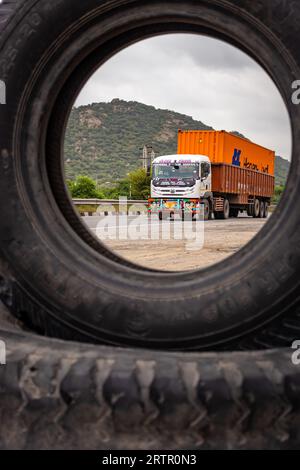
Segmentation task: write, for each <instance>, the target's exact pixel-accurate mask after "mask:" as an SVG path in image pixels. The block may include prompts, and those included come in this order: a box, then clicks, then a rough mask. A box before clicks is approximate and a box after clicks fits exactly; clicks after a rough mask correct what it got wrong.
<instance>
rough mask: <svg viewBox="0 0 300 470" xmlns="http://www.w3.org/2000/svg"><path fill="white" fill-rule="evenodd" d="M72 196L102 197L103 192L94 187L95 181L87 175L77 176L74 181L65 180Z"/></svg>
mask: <svg viewBox="0 0 300 470" xmlns="http://www.w3.org/2000/svg"><path fill="white" fill-rule="evenodd" d="M67 185H68V188H69V191H70V193H71V196H72V198H79V199H95V198H102V197H103V194H102V193H101V191H99V190H98V189H97V187H96V182H95V181H94V180H93V179H92V178H90V177H89V176H84V175H80V176H77V178H76V179H75V181H68V182H67Z"/></svg>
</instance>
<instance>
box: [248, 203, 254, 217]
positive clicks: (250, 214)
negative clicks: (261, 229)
mask: <svg viewBox="0 0 300 470" xmlns="http://www.w3.org/2000/svg"><path fill="white" fill-rule="evenodd" d="M253 211H254V206H253V204H251V205H248V208H247V215H248V217H253Z"/></svg>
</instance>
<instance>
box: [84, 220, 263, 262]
mask: <svg viewBox="0 0 300 470" xmlns="http://www.w3.org/2000/svg"><path fill="white" fill-rule="evenodd" d="M83 220H84V221H85V223H86V224H87V225H88V226H89V228H90V229H91V230H92V231H93V232H94V233H95V234H96V235H97V236H98V238H100V239H101V240H102V241H104V242H105V244H106V245H107V246H109V248H111V249H112V250H114V251H115V252H117V253H118V254H119V255H121V256H122V257H124V258H126V259H128V260H130V261H132V262H135V263H137V264H140V265H143V266H147V267H150V268H155V269H160V270H168V271H170V270H171V271H184V270H191V269H197V268H205V267H207V266H210V265H212V264H214V263H217V262H219V261H222V260H223V259H225V258H227V257H228V256H230V255H232V254H233V253H235V252H236V251H238V250H239V249H240V248H241V247H243V246H244V245H245V244H246V243H248V242H249V240H251V239H252V238H253V237H254V236H255V235H256V234H257V232H259V230H260V229H261V228H262V227H263V225H264V224H265V223H266V220H265V219H253V218H251V217H247V216H243V215H240V217H238V218H237V219H229V220H210V221H207V222H205V223H204V243H203V246H201V233H202V232H201V228H202V226H203V224H202V223H201V222H200V223H199V222H196V224H198V225H196V226H195V224H194V229H195V227H197V232H196V234H195V233H192V232H191V229H190V227H191V225H189V227H188V226H187V225H182V223H181V222H179V221H178V222H175V223H174V222H171V223H169V222H167V221H163V222H158V221H154V222H151V223H148V221H147V219H145V220H144V221H143V222H142V223H141V227H142V230H143V235H141V237H143V238H144V239H137V240H120V239H113V238H116V237H115V235H116V233H118V232H117V229H119V230H120V233H121V234H122V235H123V236H124V233H125V230H126V228H125V227H124V224H125V222H123V221H117V222H116V221H110V220H108V218H106V224H107V229H106V230H107V232H105V233H104V232H103V229H101V228H100V229H99V222H100V225H101V221H103V220H104V219H103V218H101V217H99V216H98V217H97V216H93V217H84V218H83ZM129 223H130V224H131V226H132V227H133V226H134V224H135V220H134V218H132V217H131V218H129ZM184 224H186V223H184ZM167 226H169V227H170V232H171V236H170V237H169V239H162V232H163V231H164V233H165V235H164V236H168V233H167V232H168V230H167ZM186 227H188V230H187V231H186V234H187V237H188V240H187V239H186V234H185V235H183V236H182V233H183V232H184V230H186ZM174 229H175V231H176V233H177V235H174ZM194 229H193V230H194ZM145 230H146V233H145ZM147 230H148V234H147ZM153 230H154V231H155V233H156V237H157V233H158V231H160V236H159V239H154V240H153V239H151V238H150V236H149V235H150V233H151V231H153ZM106 233H109V236H110V238H111V239H107V236H106ZM178 234H179V237H181V239H176V237H177V238H178ZM104 238H106V239H105V240H104ZM195 240H198V243H195ZM191 242H193V243H191Z"/></svg>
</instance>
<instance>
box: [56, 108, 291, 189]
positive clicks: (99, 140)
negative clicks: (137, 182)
mask: <svg viewBox="0 0 300 470" xmlns="http://www.w3.org/2000/svg"><path fill="white" fill-rule="evenodd" d="M178 129H183V130H185V129H203V130H210V129H212V127H209V126H207V125H205V124H203V122H201V121H195V120H194V119H193V118H192V117H190V116H186V115H184V114H179V113H175V112H173V111H168V110H162V109H156V108H154V107H153V106H147V105H145V104H141V103H137V102H134V101H129V102H127V101H122V100H119V99H114V100H113V101H111V102H110V103H93V104H91V105H88V106H80V107H78V108H74V109H73V110H72V113H71V116H70V120H69V124H68V128H67V133H66V140H65V162H66V174H67V177H68V178H74V177H75V176H77V175H79V174H84V175H88V176H91V177H92V178H93V179H95V180H97V181H98V182H99V183H100V184H103V183H106V182H111V183H113V182H115V181H116V179H120V178H124V177H125V176H126V175H127V173H129V172H130V171H132V170H134V169H136V168H137V167H139V166H141V160H140V158H141V153H142V152H141V148H142V147H143V146H144V145H145V144H149V145H152V146H153V148H154V151H155V153H156V155H163V154H170V153H176V151H177V131H178ZM278 162H279V163H278V165H277V167H278V172H279V173H278V175H277V176H278V178H279V179H280V182H282V181H284V180H285V178H286V174H287V171H288V167H289V162H288V161H286V160H283V159H280V158H279V159H278ZM279 179H278V182H279Z"/></svg>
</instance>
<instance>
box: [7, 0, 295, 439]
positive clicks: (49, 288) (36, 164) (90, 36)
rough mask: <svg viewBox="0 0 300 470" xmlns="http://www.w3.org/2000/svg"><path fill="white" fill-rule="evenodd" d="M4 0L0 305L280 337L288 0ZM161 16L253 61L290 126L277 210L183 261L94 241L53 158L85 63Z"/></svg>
mask: <svg viewBox="0 0 300 470" xmlns="http://www.w3.org/2000/svg"><path fill="white" fill-rule="evenodd" d="M12 8H13V10H14V11H13V13H12V14H11V15H10V17H9V20H7V21H3V17H1V21H0V28H1V35H0V77H1V80H4V81H5V83H6V89H7V90H6V91H7V104H6V105H1V106H0V122H1V133H0V154H1V159H0V161H1V171H0V198H1V200H2V201H5V204H1V205H0V219H1V224H0V250H1V256H2V257H3V259H4V260H5V262H6V263H7V265H8V267H9V274H8V275H7V277H6V278H5V279H0V295H1V297H2V299H3V301H4V302H5V303H6V305H7V306H8V307H9V309H10V310H11V312H12V313H13V314H14V315H15V316H16V317H17V318H18V319H19V320H21V321H22V322H24V324H26V325H27V327H30V328H34V329H35V330H36V331H38V332H40V333H42V334H44V335H48V336H55V337H60V338H64V339H68V340H76V339H78V340H80V341H89V342H93V343H97V342H98V343H99V342H101V343H106V344H110V345H112V344H114V345H126V346H141V347H143V348H152V349H155V348H160V349H193V348H194V349H208V348H219V349H220V348H222V347H224V348H226V347H232V344H235V345H236V347H239V345H240V343H241V338H244V340H245V341H246V343H245V344H247V347H248V348H251V347H252V348H255V347H257V346H258V345H259V346H260V347H266V345H267V346H268V345H270V344H273V345H278V344H279V345H290V340H291V338H295V337H297V335H298V334H299V333H298V332H299V324H298V320H299V319H298V317H297V315H298V313H297V312H298V310H299V307H300V287H299V279H300V249H299V247H300V211H299V207H298V206H297V204H295V197H291V195H292V194H293V195H296V194H299V192H300V177H299V175H300V159H299V158H298V155H299V154H300V135H299V132H298V133H297V132H295V130H296V129H297V123H299V122H300V106H297V105H295V99H293V100H292V99H291V97H292V93H296V91H295V89H294V88H292V87H291V84H294V82H295V80H296V79H297V78H298V77H299V68H300V57H299V46H298V45H299V17H300V2H296V1H293V0H291V1H289V2H286V1H283V0H276V2H269V1H267V0H260V1H259V2H253V1H250V0H244V1H243V2H236V1H233V0H227V1H226V2H224V1H223V2H220V1H219V0H211V1H210V2H194V1H192V0H182V1H181V2H173V1H171V0H157V1H155V2H152V1H150V0H141V1H140V2H135V1H134V2H133V1H126V0H122V1H121V0H106V1H103V2H95V0H85V1H84V2H79V1H77V2H74V0H59V1H55V2H49V0H26V1H22V0H19V1H16V2H14V1H9V2H6V1H5V3H3V2H2V3H1V4H0V11H1V12H6V11H9V10H11V9H12ZM1 15H2V14H1ZM4 16H5V15H4ZM170 30H172V31H180V32H183V31H185V32H189V33H191V32H195V33H199V32H204V33H205V34H211V35H212V36H218V37H219V38H220V39H224V40H226V39H227V40H229V42H230V43H231V44H233V45H236V46H237V47H239V48H242V50H243V51H245V52H248V53H249V55H250V56H251V57H253V58H254V59H256V60H257V61H258V62H259V63H260V64H263V66H264V67H265V69H266V70H267V71H268V73H269V75H270V76H271V77H272V78H273V79H274V82H275V83H276V84H277V86H278V88H279V91H280V93H281V95H282V96H283V98H284V99H285V102H286V106H287V109H288V112H289V115H290V119H291V121H292V123H293V131H294V132H293V159H292V166H291V171H290V174H289V180H288V183H287V189H286V191H285V193H284V194H283V196H282V198H281V201H280V203H279V207H281V208H284V210H277V211H276V214H275V215H274V217H272V218H270V220H269V221H268V222H267V224H266V227H265V229H264V230H263V231H262V232H260V233H259V234H258V235H257V236H256V237H255V238H254V239H253V240H251V241H250V242H249V243H248V244H247V245H246V246H245V247H244V248H243V249H242V250H241V251H240V252H238V253H236V254H234V255H233V256H231V257H230V258H229V259H227V260H225V261H223V262H222V263H219V264H218V265H217V266H211V267H209V268H208V269H207V270H200V271H197V270H195V271H192V272H184V273H173V272H172V273H168V272H160V271H153V270H150V269H145V268H142V267H139V266H137V265H135V264H133V263H129V262H127V261H126V260H124V259H122V258H121V257H119V256H117V255H116V254H115V253H113V252H112V251H110V250H109V249H108V248H107V247H106V246H105V245H104V244H101V243H99V240H98V239H97V238H96V237H94V236H93V235H92V234H91V233H90V232H89V231H88V230H87V229H86V227H85V226H84V225H83V223H82V221H81V219H80V217H79V216H78V214H77V213H76V211H75V210H74V209H73V207H72V204H71V201H70V200H69V197H68V194H67V193H66V189H65V181H64V176H63V172H62V166H63V154H62V152H61V149H62V147H63V145H62V144H63V130H64V128H65V124H66V121H67V119H68V116H69V111H70V109H71V106H72V103H73V102H74V100H75V98H76V96H77V94H78V91H79V90H80V89H81V87H82V86H83V85H84V84H85V83H86V81H87V80H88V78H89V77H90V75H91V74H92V73H93V72H94V71H95V70H96V69H97V67H98V66H99V65H100V64H102V63H104V62H105V61H106V60H107V59H108V58H110V57H112V56H113V55H114V54H115V53H116V52H118V51H120V50H121V49H122V48H124V47H126V46H128V45H130V44H132V43H134V42H137V41H138V40H141V39H146V38H147V37H150V36H155V35H158V34H159V33H166V32H169V31H170ZM294 85H295V84H294ZM296 85H297V84H296ZM296 98H297V97H296ZM296 100H297V99H296ZM286 214H289V217H286ZM228 215H229V208H228ZM83 287H84V288H83ZM241 347H243V346H241ZM1 370H2V368H0V372H1ZM233 370H234V369H232V368H230V371H229V372H230V374H232V371H233ZM272 370H273V369H272ZM232 375H234V377H237V375H238V376H239V374H236V371H235V370H234V374H232ZM275 375H276V376H277V374H275ZM279 375H280V374H279ZM237 381H239V377H238V378H237ZM25 382H26V381H25ZM189 390H190V388H189ZM198 437H199V436H198Z"/></svg>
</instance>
